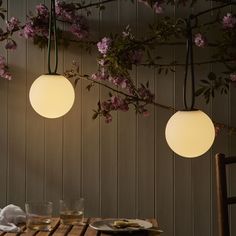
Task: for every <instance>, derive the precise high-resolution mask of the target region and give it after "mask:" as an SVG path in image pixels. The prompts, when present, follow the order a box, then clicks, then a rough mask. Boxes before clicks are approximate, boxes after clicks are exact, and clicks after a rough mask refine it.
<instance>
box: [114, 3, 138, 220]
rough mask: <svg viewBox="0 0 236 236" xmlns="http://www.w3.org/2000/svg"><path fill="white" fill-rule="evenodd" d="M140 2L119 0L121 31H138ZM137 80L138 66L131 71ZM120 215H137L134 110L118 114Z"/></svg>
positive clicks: (133, 77) (131, 216)
mask: <svg viewBox="0 0 236 236" xmlns="http://www.w3.org/2000/svg"><path fill="white" fill-rule="evenodd" d="M137 4H138V3H136V2H135V3H131V2H124V1H123V0H120V1H119V5H120V6H119V26H120V31H122V30H124V29H125V27H126V26H127V25H129V26H130V27H131V29H132V33H133V34H135V33H136V32H135V31H136V5H137ZM131 77H132V79H133V81H135V80H136V68H134V69H133V71H132V73H131ZM117 155H118V209H117V210H118V216H119V217H130V218H133V217H137V215H136V204H137V202H136V183H137V182H136V179H135V177H136V116H135V114H134V110H133V109H131V110H130V111H127V112H120V113H119V114H118V153H117Z"/></svg>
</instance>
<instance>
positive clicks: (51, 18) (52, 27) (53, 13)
mask: <svg viewBox="0 0 236 236" xmlns="http://www.w3.org/2000/svg"><path fill="white" fill-rule="evenodd" d="M55 5H56V4H55V0H51V9H50V16H49V32H48V74H49V75H53V74H57V66H58V45H57V25H56V10H55ZM52 31H53V36H54V50H55V66H54V70H53V71H52V70H51V42H52Z"/></svg>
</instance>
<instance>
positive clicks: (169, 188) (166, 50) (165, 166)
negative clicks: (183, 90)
mask: <svg viewBox="0 0 236 236" xmlns="http://www.w3.org/2000/svg"><path fill="white" fill-rule="evenodd" d="M165 14H167V15H170V16H172V15H174V8H173V7H168V8H167V9H166V11H165ZM156 22H158V18H157V19H156ZM156 52H157V53H158V55H159V56H161V57H162V58H163V59H162V60H161V63H168V61H170V60H174V56H175V55H174V48H173V47H169V46H165V47H158V48H157V50H156ZM158 71H159V68H157V69H156V70H155V81H154V82H155V95H156V96H155V97H156V101H158V102H159V103H161V104H165V105H168V106H173V105H174V86H175V74H174V73H172V72H168V74H165V73H164V72H162V73H161V74H159V73H158ZM167 94H168V96H167ZM172 114H173V113H172V111H169V110H165V109H163V108H159V107H155V217H157V218H158V222H159V225H161V226H162V229H163V230H164V232H165V234H166V235H170V236H171V235H174V155H173V153H172V151H171V150H170V148H169V146H168V144H167V142H166V138H165V127H166V124H167V122H168V120H169V118H170V117H171V116H172Z"/></svg>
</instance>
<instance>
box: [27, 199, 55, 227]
mask: <svg viewBox="0 0 236 236" xmlns="http://www.w3.org/2000/svg"><path fill="white" fill-rule="evenodd" d="M52 206H53V205H52V202H28V203H26V204H25V211H26V225H27V228H29V229H32V230H41V231H50V230H52V225H51V219H52Z"/></svg>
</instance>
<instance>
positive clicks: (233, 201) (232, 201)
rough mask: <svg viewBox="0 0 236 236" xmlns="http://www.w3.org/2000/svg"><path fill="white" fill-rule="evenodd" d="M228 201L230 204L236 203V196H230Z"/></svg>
mask: <svg viewBox="0 0 236 236" xmlns="http://www.w3.org/2000/svg"><path fill="white" fill-rule="evenodd" d="M227 203H228V204H236V197H228V199H227Z"/></svg>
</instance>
